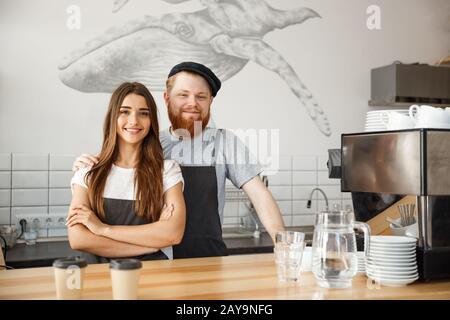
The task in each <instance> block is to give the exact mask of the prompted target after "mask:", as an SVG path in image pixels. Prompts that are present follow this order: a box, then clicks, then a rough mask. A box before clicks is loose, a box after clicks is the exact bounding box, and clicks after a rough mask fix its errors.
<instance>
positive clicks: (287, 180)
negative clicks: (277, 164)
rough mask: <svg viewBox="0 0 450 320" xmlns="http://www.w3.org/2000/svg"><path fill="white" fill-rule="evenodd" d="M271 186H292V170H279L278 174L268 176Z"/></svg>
mask: <svg viewBox="0 0 450 320" xmlns="http://www.w3.org/2000/svg"><path fill="white" fill-rule="evenodd" d="M267 179H268V181H269V186H290V185H291V179H292V174H291V171H279V172H278V173H277V174H274V175H270V176H268V177H267Z"/></svg>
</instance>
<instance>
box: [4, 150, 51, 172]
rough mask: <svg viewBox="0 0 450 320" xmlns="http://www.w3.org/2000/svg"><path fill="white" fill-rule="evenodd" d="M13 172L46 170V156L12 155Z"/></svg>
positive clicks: (47, 157) (47, 158)
mask: <svg viewBox="0 0 450 320" xmlns="http://www.w3.org/2000/svg"><path fill="white" fill-rule="evenodd" d="M12 158H13V159H12V169H13V170H48V161H49V155H48V154H34V153H14V154H13V157H12Z"/></svg>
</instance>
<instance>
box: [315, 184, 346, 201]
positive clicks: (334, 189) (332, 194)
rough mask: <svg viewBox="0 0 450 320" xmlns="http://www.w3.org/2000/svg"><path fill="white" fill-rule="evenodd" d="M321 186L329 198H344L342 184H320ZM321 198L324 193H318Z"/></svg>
mask: <svg viewBox="0 0 450 320" xmlns="http://www.w3.org/2000/svg"><path fill="white" fill-rule="evenodd" d="M320 188H321V189H322V190H323V191H324V192H325V194H326V195H327V197H328V199H341V198H342V192H341V186H340V185H335V186H320ZM318 195H319V199H323V197H322V194H321V193H318Z"/></svg>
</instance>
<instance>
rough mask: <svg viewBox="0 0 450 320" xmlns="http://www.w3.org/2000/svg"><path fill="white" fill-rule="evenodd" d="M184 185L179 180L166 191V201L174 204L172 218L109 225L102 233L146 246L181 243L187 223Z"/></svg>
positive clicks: (161, 246) (119, 239) (160, 246)
mask: <svg viewBox="0 0 450 320" xmlns="http://www.w3.org/2000/svg"><path fill="white" fill-rule="evenodd" d="M182 186H183V184H182V182H179V183H177V184H176V185H175V186H173V187H171V188H170V189H169V190H167V191H166V192H165V193H164V203H166V204H167V205H173V212H172V216H171V217H170V219H168V220H159V221H156V222H153V223H148V224H142V225H136V226H107V227H106V228H105V229H104V230H103V232H102V235H103V236H105V237H108V238H110V239H114V240H117V241H123V242H127V243H133V244H136V245H140V246H146V247H157V248H163V247H166V246H170V245H174V244H178V243H180V242H181V240H182V238H183V234H184V228H185V224H186V206H185V203H184V198H183V192H182Z"/></svg>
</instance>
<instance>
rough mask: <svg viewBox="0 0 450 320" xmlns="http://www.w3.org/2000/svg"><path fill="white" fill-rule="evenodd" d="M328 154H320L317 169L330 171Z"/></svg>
mask: <svg viewBox="0 0 450 320" xmlns="http://www.w3.org/2000/svg"><path fill="white" fill-rule="evenodd" d="M327 162H328V155H320V156H318V157H317V170H319V171H324V170H325V171H327V172H328V166H327Z"/></svg>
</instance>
